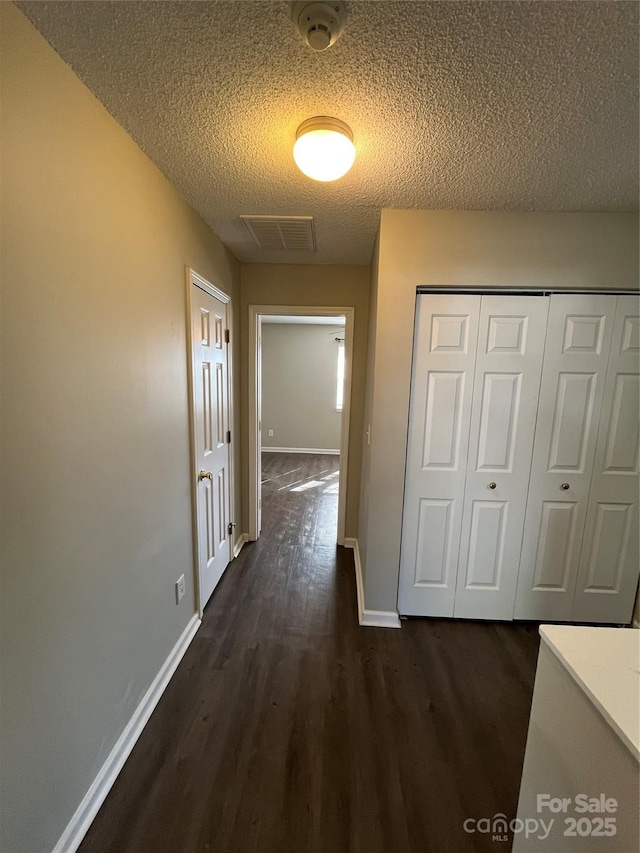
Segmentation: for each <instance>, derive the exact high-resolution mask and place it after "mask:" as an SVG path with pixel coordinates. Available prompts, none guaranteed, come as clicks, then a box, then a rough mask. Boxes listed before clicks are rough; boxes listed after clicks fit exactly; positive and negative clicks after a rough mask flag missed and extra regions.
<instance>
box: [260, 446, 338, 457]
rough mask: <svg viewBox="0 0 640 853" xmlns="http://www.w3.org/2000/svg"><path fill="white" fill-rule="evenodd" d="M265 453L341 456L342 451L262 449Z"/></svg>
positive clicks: (298, 448)
mask: <svg viewBox="0 0 640 853" xmlns="http://www.w3.org/2000/svg"><path fill="white" fill-rule="evenodd" d="M260 449H261V450H262V452H263V453H323V454H325V455H326V456H340V449H338V450H335V449H334V448H331V449H329V450H322V449H321V448H319V447H261V448H260Z"/></svg>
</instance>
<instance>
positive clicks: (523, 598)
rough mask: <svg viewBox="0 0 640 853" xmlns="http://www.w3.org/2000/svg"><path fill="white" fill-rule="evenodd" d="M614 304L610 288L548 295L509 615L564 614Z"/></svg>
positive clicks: (574, 570) (562, 617)
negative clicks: (525, 498)
mask: <svg viewBox="0 0 640 853" xmlns="http://www.w3.org/2000/svg"><path fill="white" fill-rule="evenodd" d="M615 311H616V297H615V296H585V295H573V294H571V295H568V294H556V295H553V296H552V297H551V305H550V308H549V323H548V328H547V340H546V345H545V354H544V367H543V373H542V386H541V389H540V400H539V405H538V418H537V423H536V436H535V444H534V450H533V464H532V468H531V479H530V482H529V497H528V502H527V513H526V521H525V528H524V537H523V542H522V558H521V561H520V571H519V577H518V592H517V598H516V607H515V618H516V619H535V620H543V621H568V620H570V619H571V613H572V607H573V595H574V591H575V586H576V578H577V574H578V565H579V560H580V550H581V545H582V537H583V533H584V528H585V516H586V509H587V501H588V499H589V489H590V486H591V478H592V474H593V459H594V454H595V446H596V437H597V431H598V423H599V421H600V412H601V408H602V399H603V395H604V384H605V382H604V380H605V376H606V372H607V363H608V359H609V349H610V346H611V336H612V332H613V321H614V317H615Z"/></svg>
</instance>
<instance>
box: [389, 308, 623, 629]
mask: <svg viewBox="0 0 640 853" xmlns="http://www.w3.org/2000/svg"><path fill="white" fill-rule="evenodd" d="M638 331H639V325H638V298H637V297H636V296H615V295H598V294H595V295H582V294H554V295H552V296H545V295H541V296H515V295H514V296H502V295H482V296H480V295H473V294H472V295H455V294H452V295H449V294H447V295H422V296H419V297H418V304H417V313H416V327H415V338H414V357H413V373H412V396H411V407H410V419H409V421H410V422H409V434H408V447H407V468H406V480H405V502H404V517H403V533H402V551H401V564H400V583H399V591H398V609H399V612H400V613H401V614H405V615H425V616H455V617H461V618H476V619H477V618H480V619H512V618H514V617H515V618H518V619H536V620H538V619H539V620H545V621H552V620H558V621H572V620H573V621H590V622H626V621H628V620H629V618H630V615H631V609H632V607H633V599H634V594H635V588H636V585H637V579H638V409H639V405H640V400H639V397H638V389H639V385H638V358H639V355H640V349H639V344H638Z"/></svg>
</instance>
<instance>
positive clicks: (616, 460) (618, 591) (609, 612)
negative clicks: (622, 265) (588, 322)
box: [571, 296, 640, 623]
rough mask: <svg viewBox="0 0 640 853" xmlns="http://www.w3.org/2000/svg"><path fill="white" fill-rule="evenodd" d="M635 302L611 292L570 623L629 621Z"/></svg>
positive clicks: (637, 348)
mask: <svg viewBox="0 0 640 853" xmlns="http://www.w3.org/2000/svg"><path fill="white" fill-rule="evenodd" d="M639 302H640V300H639V299H638V297H637V296H619V297H618V302H617V309H616V318H615V325H614V329H613V340H612V342H611V354H610V356H609V366H608V370H607V378H606V382H605V388H604V400H603V404H602V417H601V418H600V427H599V430H598V440H597V445H596V457H595V465H594V474H593V479H592V482H591V492H590V494H589V503H588V506H587V517H586V524H585V532H584V538H583V544H582V552H581V555H580V568H579V573H578V583H577V585H576V591H575V596H574V600H573V608H572V611H571V618H572V620H573V621H576V622H608V623H612V622H613V623H615V622H619V623H626V622H629V621H631V615H632V610H633V603H634V598H635V591H636V587H637V583H638V489H639V487H640V478H639V476H638V457H639V455H640V454H639V444H640V441H639V439H640V435H639V433H640V417H639V413H640V394H639V390H640V377H639V376H638V368H639V359H640V335H639V332H640V317H639V311H638V308H639Z"/></svg>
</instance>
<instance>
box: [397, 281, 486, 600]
mask: <svg viewBox="0 0 640 853" xmlns="http://www.w3.org/2000/svg"><path fill="white" fill-rule="evenodd" d="M479 315H480V297H479V296H455V295H453V296H449V295H443V296H440V295H434V296H426V295H425V296H419V297H418V300H417V312H416V329H415V336H414V352H413V371H412V373H413V376H412V384H411V388H412V393H411V410H410V414H409V438H408V446H407V466H406V481H405V498H404V516H403V529H402V550H401V557H400V583H399V588H398V610H399V612H400V613H401V614H404V615H409V616H453V599H454V594H455V586H456V569H457V565H458V551H459V546H460V527H461V523H462V505H463V500H464V487H465V473H466V467H467V447H468V439H469V422H470V415H471V394H472V390H473V374H474V365H475V360H476V346H477V338H478V318H479Z"/></svg>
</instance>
